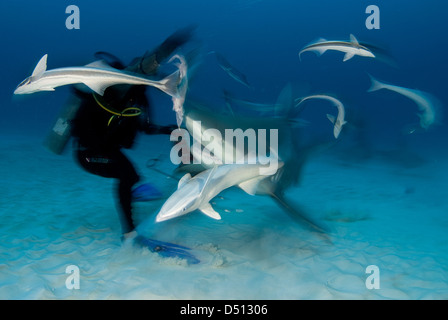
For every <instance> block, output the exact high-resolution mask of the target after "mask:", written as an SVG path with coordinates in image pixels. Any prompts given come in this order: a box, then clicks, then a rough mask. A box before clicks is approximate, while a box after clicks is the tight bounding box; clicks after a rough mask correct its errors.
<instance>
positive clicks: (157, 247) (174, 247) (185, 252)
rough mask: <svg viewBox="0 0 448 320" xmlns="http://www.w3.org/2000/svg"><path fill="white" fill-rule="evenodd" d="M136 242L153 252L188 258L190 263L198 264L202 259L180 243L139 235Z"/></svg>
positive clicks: (164, 255)
mask: <svg viewBox="0 0 448 320" xmlns="http://www.w3.org/2000/svg"><path fill="white" fill-rule="evenodd" d="M134 243H136V244H138V245H141V246H142V247H146V248H148V249H149V250H150V251H151V252H156V253H158V254H159V255H160V256H162V257H164V258H179V259H184V260H186V261H187V262H188V263H189V264H198V263H199V262H200V260H199V259H198V258H196V257H195V256H194V255H193V254H192V253H190V252H189V251H190V250H191V249H190V248H188V247H184V246H181V245H178V244H174V243H169V242H164V241H159V240H154V239H149V238H145V237H143V236H137V237H136V238H135V239H134Z"/></svg>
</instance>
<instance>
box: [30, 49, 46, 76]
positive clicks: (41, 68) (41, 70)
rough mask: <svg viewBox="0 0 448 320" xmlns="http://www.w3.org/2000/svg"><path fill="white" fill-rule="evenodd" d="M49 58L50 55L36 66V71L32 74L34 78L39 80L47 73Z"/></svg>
mask: <svg viewBox="0 0 448 320" xmlns="http://www.w3.org/2000/svg"><path fill="white" fill-rule="evenodd" d="M47 57H48V54H46V55H44V56H43V57H42V58H40V60H39V62H38V63H37V65H36V68H34V71H33V73H32V74H31V76H32V77H35V78H39V77H40V76H41V75H42V74H43V73H44V72H45V71H47Z"/></svg>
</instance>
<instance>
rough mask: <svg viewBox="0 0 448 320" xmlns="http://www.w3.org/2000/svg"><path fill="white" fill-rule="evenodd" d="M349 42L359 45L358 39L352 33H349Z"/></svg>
mask: <svg viewBox="0 0 448 320" xmlns="http://www.w3.org/2000/svg"><path fill="white" fill-rule="evenodd" d="M350 42H351V43H353V44H355V45H357V46H359V42H358V39H356V37H355V36H354V35H352V34H351V35H350Z"/></svg>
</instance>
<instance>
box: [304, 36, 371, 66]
mask: <svg viewBox="0 0 448 320" xmlns="http://www.w3.org/2000/svg"><path fill="white" fill-rule="evenodd" d="M327 50H335V51H340V52H344V53H345V56H344V60H343V61H344V62H345V61H347V60H350V59H351V58H353V57H354V56H361V57H368V58H375V54H374V53H373V52H372V50H371V49H369V48H367V47H366V46H363V45H361V44H360V43H359V42H358V40H357V39H356V37H355V36H354V35H353V34H351V35H350V41H328V40H326V39H323V38H320V39H318V40H317V41H316V42H314V43H311V44H309V45H307V46H306V47H305V48H303V49H302V50H301V51H300V52H299V59H301V55H302V53H303V52H306V51H314V52H316V53H317V54H318V55H322V54H323V53H325V51H327Z"/></svg>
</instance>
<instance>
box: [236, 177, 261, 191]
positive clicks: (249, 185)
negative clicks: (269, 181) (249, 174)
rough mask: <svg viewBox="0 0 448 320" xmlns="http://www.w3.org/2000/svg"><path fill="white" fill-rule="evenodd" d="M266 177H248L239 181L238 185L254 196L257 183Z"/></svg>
mask: <svg viewBox="0 0 448 320" xmlns="http://www.w3.org/2000/svg"><path fill="white" fill-rule="evenodd" d="M264 179H266V176H259V177H256V178H254V179H250V180H247V181H244V182H241V183H240V184H239V185H238V187H240V188H241V189H243V190H244V192H246V193H248V194H250V195H251V196H254V195H255V194H256V193H257V189H258V185H259V183H260V182H261V181H262V180H264Z"/></svg>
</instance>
